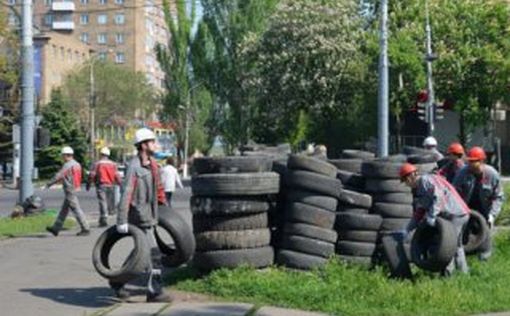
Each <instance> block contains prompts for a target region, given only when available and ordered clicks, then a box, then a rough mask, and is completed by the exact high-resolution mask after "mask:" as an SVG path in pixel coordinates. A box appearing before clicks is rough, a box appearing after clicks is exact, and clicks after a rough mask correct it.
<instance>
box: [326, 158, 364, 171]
mask: <svg viewBox="0 0 510 316" xmlns="http://www.w3.org/2000/svg"><path fill="white" fill-rule="evenodd" d="M329 163H330V164H332V165H334V166H335V167H336V168H337V169H338V170H343V171H349V172H353V173H361V164H362V163H363V160H361V159H331V160H329Z"/></svg>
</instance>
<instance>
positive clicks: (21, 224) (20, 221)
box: [0, 211, 75, 238]
mask: <svg viewBox="0 0 510 316" xmlns="http://www.w3.org/2000/svg"><path fill="white" fill-rule="evenodd" d="M54 221H55V212H54V211H47V212H45V213H43V214H41V215H35V216H29V217H19V218H7V217H6V218H0V238H9V237H19V236H25V235H31V234H37V233H43V232H46V226H50V225H52V224H53V222H54ZM74 224H75V223H74V221H72V220H66V222H65V224H64V228H65V229H68V228H71V227H73V226H74Z"/></svg>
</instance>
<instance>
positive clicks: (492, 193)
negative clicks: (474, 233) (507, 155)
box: [453, 147, 504, 260]
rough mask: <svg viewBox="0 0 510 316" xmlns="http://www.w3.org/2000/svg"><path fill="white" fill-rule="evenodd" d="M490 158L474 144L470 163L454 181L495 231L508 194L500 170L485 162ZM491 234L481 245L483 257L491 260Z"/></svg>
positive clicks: (469, 202) (468, 154) (468, 201)
mask: <svg viewBox="0 0 510 316" xmlns="http://www.w3.org/2000/svg"><path fill="white" fill-rule="evenodd" d="M486 158H487V156H486V154H485V151H484V150H483V148H481V147H473V148H471V149H470V150H469V151H468V153H467V161H468V165H467V166H465V167H464V168H462V169H461V170H460V171H459V172H458V173H457V176H455V179H454V180H453V185H454V186H455V188H456V189H457V191H458V192H459V194H460V195H461V196H462V198H463V199H464V201H465V202H466V203H467V204H468V205H469V207H470V208H471V209H473V210H475V211H477V212H479V213H480V214H482V215H483V217H485V219H486V220H487V223H488V224H489V228H490V230H491V232H492V230H493V229H494V222H495V220H496V218H497V217H498V215H499V213H500V212H501V207H502V205H503V200H504V196H503V191H502V190H501V182H500V179H499V178H500V177H499V173H498V172H497V171H496V170H495V169H494V168H493V167H491V166H489V165H487V164H486V163H485V159H486ZM490 235H491V234H489V237H488V238H487V239H486V241H485V242H484V243H483V244H482V246H481V250H482V251H481V253H480V254H479V258H480V260H487V259H489V257H490V256H491V254H492V237H491V236H490Z"/></svg>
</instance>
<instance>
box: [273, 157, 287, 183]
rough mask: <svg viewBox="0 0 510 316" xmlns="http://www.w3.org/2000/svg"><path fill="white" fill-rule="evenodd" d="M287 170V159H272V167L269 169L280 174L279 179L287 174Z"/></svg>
mask: <svg viewBox="0 0 510 316" xmlns="http://www.w3.org/2000/svg"><path fill="white" fill-rule="evenodd" d="M288 170H289V168H287V160H277V161H273V167H272V168H271V171H273V172H276V173H278V174H279V175H280V179H281V178H282V177H284V176H285V175H286V174H287V171H288Z"/></svg>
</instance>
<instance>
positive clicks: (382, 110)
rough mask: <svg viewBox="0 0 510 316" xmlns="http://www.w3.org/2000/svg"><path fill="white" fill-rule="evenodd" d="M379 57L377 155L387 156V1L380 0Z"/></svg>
mask: <svg viewBox="0 0 510 316" xmlns="http://www.w3.org/2000/svg"><path fill="white" fill-rule="evenodd" d="M380 49H381V52H380V57H379V93H378V107H377V123H378V124H377V155H378V156H379V157H384V156H387V155H388V141H389V106H388V95H389V92H388V89H389V87H388V85H389V84H388V0H381V30H380Z"/></svg>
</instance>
